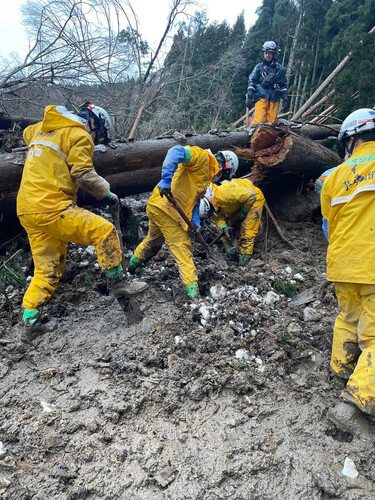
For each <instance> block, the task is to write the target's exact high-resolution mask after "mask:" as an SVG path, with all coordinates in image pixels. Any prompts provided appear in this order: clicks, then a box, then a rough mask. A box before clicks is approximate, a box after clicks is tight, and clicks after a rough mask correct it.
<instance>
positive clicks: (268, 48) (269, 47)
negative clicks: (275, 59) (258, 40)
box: [262, 40, 277, 54]
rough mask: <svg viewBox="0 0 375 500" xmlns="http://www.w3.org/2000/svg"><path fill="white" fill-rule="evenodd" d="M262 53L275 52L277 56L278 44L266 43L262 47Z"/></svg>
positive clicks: (270, 41)
mask: <svg viewBox="0 0 375 500" xmlns="http://www.w3.org/2000/svg"><path fill="white" fill-rule="evenodd" d="M262 51H263V52H273V53H274V54H276V52H277V44H276V43H275V42H274V41H272V40H269V41H268V42H264V44H263V47H262Z"/></svg>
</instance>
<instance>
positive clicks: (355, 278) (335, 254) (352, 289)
mask: <svg viewBox="0 0 375 500" xmlns="http://www.w3.org/2000/svg"><path fill="white" fill-rule="evenodd" d="M338 139H339V142H340V143H341V145H342V147H343V148H345V152H346V154H347V159H346V160H345V161H344V163H342V164H341V165H339V166H338V168H337V169H336V170H334V171H333V172H331V173H330V174H329V176H328V177H327V178H326V179H325V181H324V184H323V188H322V193H321V205H322V215H323V217H324V218H325V219H326V220H327V223H328V239H329V245H328V251H327V279H328V280H329V281H333V282H334V284H335V289H336V295H337V300H338V303H339V307H340V314H339V316H338V317H337V318H336V322H335V326H334V336H333V345H332V356H331V368H332V370H333V371H334V373H335V374H336V375H338V376H339V377H342V378H344V379H346V380H347V384H346V388H345V389H344V390H343V391H342V393H341V398H342V399H343V400H344V401H345V402H347V403H351V404H354V405H355V406H356V407H357V408H359V409H360V410H362V411H363V412H364V413H367V414H370V415H375V362H374V360H375V261H374V253H375V227H374V217H373V214H374V212H375V183H374V174H375V111H374V110H373V109H366V108H364V109H358V110H357V111H354V112H353V113H351V114H350V115H349V116H348V117H347V118H346V119H345V120H344V122H343V124H342V126H341V129H340V133H339V136H338Z"/></svg>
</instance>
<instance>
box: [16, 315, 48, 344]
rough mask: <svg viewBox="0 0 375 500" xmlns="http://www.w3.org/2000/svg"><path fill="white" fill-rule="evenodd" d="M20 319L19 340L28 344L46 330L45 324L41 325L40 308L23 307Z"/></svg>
mask: <svg viewBox="0 0 375 500" xmlns="http://www.w3.org/2000/svg"><path fill="white" fill-rule="evenodd" d="M22 321H23V326H22V331H21V336H20V340H21V342H24V343H26V344H30V343H31V342H32V341H33V340H34V339H36V338H37V337H40V336H41V335H43V334H44V333H46V331H47V329H46V327H45V325H42V311H41V310H40V309H25V310H24V313H23V318H22Z"/></svg>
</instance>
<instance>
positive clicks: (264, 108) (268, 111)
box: [251, 99, 279, 125]
mask: <svg viewBox="0 0 375 500" xmlns="http://www.w3.org/2000/svg"><path fill="white" fill-rule="evenodd" d="M278 112H279V102H278V101H276V102H273V101H269V100H268V99H260V100H259V101H257V102H256V103H255V113H254V119H253V121H252V122H251V125H254V124H255V123H265V122H274V121H275V120H276V118H277V113H278Z"/></svg>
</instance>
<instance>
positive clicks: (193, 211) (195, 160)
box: [128, 146, 221, 298]
mask: <svg viewBox="0 0 375 500" xmlns="http://www.w3.org/2000/svg"><path fill="white" fill-rule="evenodd" d="M215 176H216V177H215ZM220 176H221V171H220V169H219V166H218V161H217V159H216V158H215V156H214V155H213V154H212V153H211V152H210V151H208V150H205V149H201V148H199V147H198V146H193V147H190V146H185V147H184V146H174V147H173V148H171V149H170V150H169V151H168V153H167V156H166V157H165V160H164V162H163V166H162V180H161V181H160V182H159V184H158V185H157V186H156V187H155V189H154V190H153V192H152V195H151V197H150V199H149V201H148V204H147V210H146V213H147V217H148V219H149V229H148V234H147V236H146V238H145V239H144V240H143V241H142V243H141V244H140V245H138V247H137V248H136V249H135V252H134V255H133V256H132V257H131V259H130V261H129V266H128V271H129V272H130V273H134V272H135V270H136V269H137V267H138V266H139V265H140V264H141V263H143V262H145V261H147V260H149V259H150V258H151V257H153V256H154V255H156V253H157V252H158V251H159V250H160V248H161V247H162V245H163V243H164V241H165V242H166V244H167V245H168V248H169V251H170V252H171V254H172V256H173V258H174V260H175V261H176V264H177V266H178V270H179V273H180V276H181V280H182V284H183V289H184V290H185V292H186V293H187V294H188V295H189V296H190V297H191V298H197V297H199V288H198V277H197V271H196V269H195V265H194V262H193V248H192V244H191V241H190V237H189V234H188V227H187V224H186V222H185V221H184V220H183V219H182V217H181V216H180V214H179V213H178V212H177V210H176V209H175V208H174V206H173V205H172V204H171V203H170V202H169V201H168V199H167V197H166V196H164V195H165V194H168V195H171V194H172V195H173V196H174V198H175V200H176V201H177V203H178V205H179V206H180V207H181V209H182V210H183V211H184V213H185V214H186V216H187V217H188V218H189V219H190V220H191V221H192V222H193V223H194V224H195V225H196V227H197V229H199V228H200V220H199V201H200V198H201V197H202V196H203V195H204V193H205V192H206V189H207V187H208V185H209V183H210V182H211V181H212V180H214V178H215V180H216V179H218V178H219V177H220Z"/></svg>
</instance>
